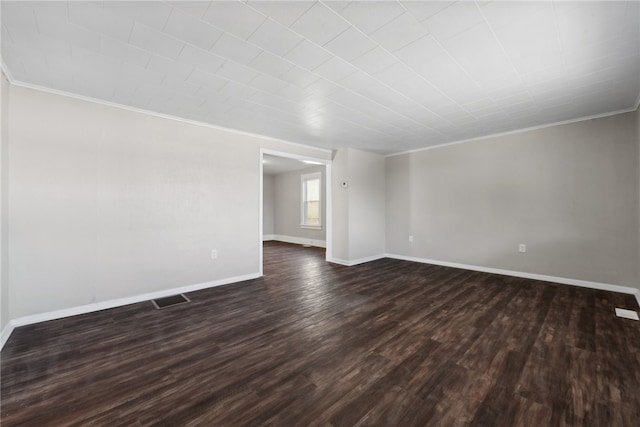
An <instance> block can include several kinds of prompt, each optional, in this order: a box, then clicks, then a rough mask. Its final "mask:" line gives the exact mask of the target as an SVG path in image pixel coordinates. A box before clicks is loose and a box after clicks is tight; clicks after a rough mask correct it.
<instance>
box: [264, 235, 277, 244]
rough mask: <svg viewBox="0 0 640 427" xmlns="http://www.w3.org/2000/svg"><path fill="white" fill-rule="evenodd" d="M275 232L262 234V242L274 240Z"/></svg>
mask: <svg viewBox="0 0 640 427" xmlns="http://www.w3.org/2000/svg"><path fill="white" fill-rule="evenodd" d="M275 239H276V238H275V234H265V235H264V236H262V241H263V242H268V241H270V240H275Z"/></svg>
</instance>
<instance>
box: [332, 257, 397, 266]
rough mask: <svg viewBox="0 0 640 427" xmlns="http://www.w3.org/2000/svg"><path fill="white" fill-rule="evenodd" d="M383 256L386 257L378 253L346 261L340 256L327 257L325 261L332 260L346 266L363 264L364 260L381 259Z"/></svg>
mask: <svg viewBox="0 0 640 427" xmlns="http://www.w3.org/2000/svg"><path fill="white" fill-rule="evenodd" d="M385 257H386V255H385V254H380V255H373V256H370V257H365V258H358V259H354V260H352V261H347V260H344V259H340V258H328V259H327V261H329V262H332V263H334V264H340V265H345V266H347V267H353V266H354V265H358V264H364V263H365V262H370V261H375V260H377V259H382V258H385Z"/></svg>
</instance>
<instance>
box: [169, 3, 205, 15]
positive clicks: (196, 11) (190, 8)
mask: <svg viewBox="0 0 640 427" xmlns="http://www.w3.org/2000/svg"><path fill="white" fill-rule="evenodd" d="M210 3H211V2H210V1H204V0H198V1H189V0H176V1H168V2H167V4H168V5H169V6H171V7H175V8H177V9H180V10H182V11H183V12H187V13H189V14H191V15H193V16H195V17H197V18H202V16H203V15H204V13H205V12H206V11H207V9H209V5H210Z"/></svg>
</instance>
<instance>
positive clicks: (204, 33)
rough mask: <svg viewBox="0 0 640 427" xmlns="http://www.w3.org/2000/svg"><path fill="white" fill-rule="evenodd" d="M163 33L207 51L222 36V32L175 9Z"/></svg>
mask: <svg viewBox="0 0 640 427" xmlns="http://www.w3.org/2000/svg"><path fill="white" fill-rule="evenodd" d="M163 31H164V32H165V33H167V34H169V35H171V36H173V37H175V38H178V39H180V40H184V41H186V42H187V43H191V44H192V45H194V46H196V47H199V48H201V49H207V50H208V49H210V48H211V47H212V46H213V45H214V44H215V42H216V41H217V40H218V39H219V38H220V37H221V36H222V31H220V30H218V29H216V28H214V27H212V26H211V25H208V24H206V23H204V22H203V21H201V20H199V19H198V18H196V17H194V16H193V15H190V14H188V13H186V12H183V11H182V10H180V9H173V11H172V12H171V15H170V16H169V20H168V21H167V23H166V25H165V26H164V29H163Z"/></svg>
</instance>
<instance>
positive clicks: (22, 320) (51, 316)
mask: <svg viewBox="0 0 640 427" xmlns="http://www.w3.org/2000/svg"><path fill="white" fill-rule="evenodd" d="M259 277H260V275H259V274H257V273H252V274H245V275H242V276H235V277H228V278H226V279H219V280H213V281H211V282H204V283H196V284H194V285H188V286H182V287H179V288H173V289H166V290H163V291H157V292H150V293H147V294H141V295H136V296H132V297H125V298H118V299H113V300H109V301H103V302H97V303H93V304H87V305H81V306H76V307H71V308H65V309H62V310H55V311H49V312H46V313H39V314H33V315H30V316H24V317H18V318H17V319H13V320H12V321H11V324H12V325H13V326H14V327H18V326H25V325H31V324H33V323H39V322H46V321H48V320H55V319H62V318H65V317H70V316H77V315H79V314H86V313H91V312H94V311H100V310H106V309H109V308H115V307H121V306H124V305H129V304H136V303H139V302H144V301H149V300H152V299H155V298H162V297H168V296H171V295H176V294H182V293H186V292H194V291H199V290H201V289H207V288H213V287H216V286H223V285H228V284H231V283H238V282H244V281H246V280H252V279H257V278H259Z"/></svg>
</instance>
